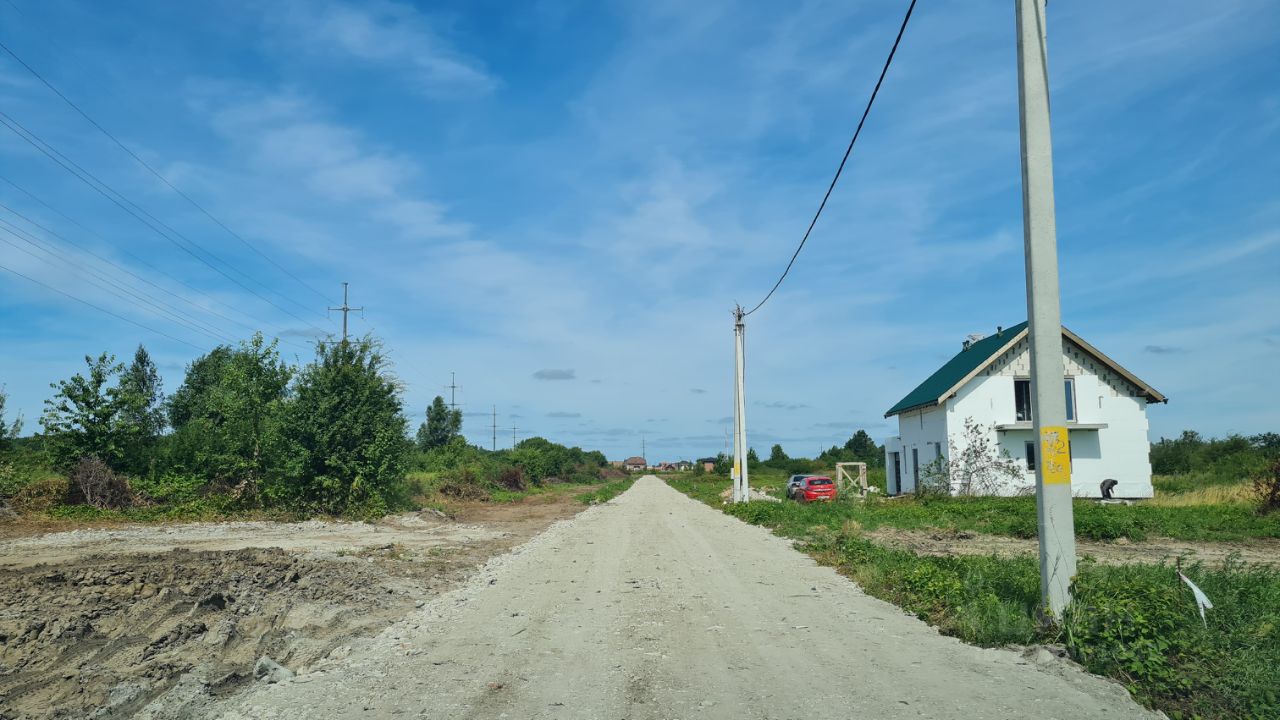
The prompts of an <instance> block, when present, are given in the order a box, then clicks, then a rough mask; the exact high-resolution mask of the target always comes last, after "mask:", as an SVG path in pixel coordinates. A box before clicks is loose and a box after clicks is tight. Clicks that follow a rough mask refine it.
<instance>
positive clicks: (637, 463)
mask: <svg viewBox="0 0 1280 720" xmlns="http://www.w3.org/2000/svg"><path fill="white" fill-rule="evenodd" d="M622 467H624V468H626V469H627V470H628V471H631V472H637V471H639V470H644V469H645V468H647V467H649V465H648V463H646V462H645V461H644V458H642V457H640V456H639V455H636V456H633V457H629V458H627V459H626V460H623V461H622Z"/></svg>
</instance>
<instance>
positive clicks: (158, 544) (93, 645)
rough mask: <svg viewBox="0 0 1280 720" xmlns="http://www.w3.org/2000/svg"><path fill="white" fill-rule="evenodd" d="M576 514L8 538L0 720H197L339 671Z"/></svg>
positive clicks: (480, 509)
mask: <svg viewBox="0 0 1280 720" xmlns="http://www.w3.org/2000/svg"><path fill="white" fill-rule="evenodd" d="M580 509H581V506H580V505H578V504H577V503H575V502H574V501H573V500H572V499H571V498H569V497H562V498H556V499H553V500H550V501H549V500H547V499H546V498H538V499H536V500H533V501H531V502H527V503H514V504H507V505H502V506H483V505H480V504H475V505H472V506H465V507H462V508H460V512H459V517H460V518H461V520H450V519H448V518H445V517H442V516H440V515H438V514H433V513H431V512H426V513H422V514H409V515H400V516H396V517H393V518H388V519H386V520H384V521H383V522H380V523H373V524H370V523H343V522H318V521H309V522H305V523H271V522H228V523H196V524H186V525H164V526H132V527H112V528H97V529H80V530H72V531H68V532H59V533H52V534H45V535H39V536H34V537H18V538H12V537H10V539H8V540H5V541H2V542H0V720H17V719H18V718H22V719H26V718H42V719H43V718H125V717H132V716H134V715H135V713H137V712H138V711H139V710H141V709H142V708H144V707H145V706H147V705H148V703H150V702H151V701H152V700H154V699H156V698H158V697H160V696H161V695H165V696H166V697H169V698H177V699H178V704H179V705H184V704H185V705H192V706H195V705H200V704H203V703H207V702H216V701H217V700H218V699H220V698H225V697H227V696H229V695H231V694H234V693H235V692H237V691H239V690H242V689H244V688H247V687H248V686H250V685H252V684H253V683H255V682H274V681H276V680H280V679H283V678H286V677H287V676H288V675H289V674H290V673H291V672H293V671H296V670H299V669H303V668H306V667H308V666H311V665H313V664H315V663H317V662H320V661H322V660H323V661H327V660H333V659H337V658H341V657H343V656H344V654H345V653H346V652H349V645H348V643H350V642H351V641H353V640H355V639H357V638H361V637H368V636H371V635H374V634H376V633H378V632H379V631H381V630H382V629H384V628H385V627H387V626H388V625H390V624H392V623H394V622H395V621H397V620H398V619H400V618H402V617H404V616H405V615H406V614H408V613H410V612H411V611H413V610H414V609H415V608H416V607H421V606H422V605H423V604H424V603H425V602H427V601H429V600H430V599H431V598H432V597H434V596H436V595H438V594H439V593H441V592H443V591H444V590H446V589H449V588H452V587H454V586H456V585H457V584H458V583H459V582H460V581H461V580H462V579H464V578H465V577H467V576H468V575H469V574H470V573H471V572H472V571H473V570H474V569H475V568H476V567H477V566H479V565H481V564H483V563H484V562H485V561H486V560H487V559H489V558H490V557H492V556H493V555H495V554H498V553H501V552H504V551H506V550H508V549H509V548H511V547H512V546H514V545H516V544H518V543H520V542H523V541H524V540H526V539H528V538H529V537H531V536H533V535H534V534H536V533H538V532H540V531H541V530H543V529H544V528H545V527H546V526H548V525H550V524H551V523H552V522H554V521H555V520H558V519H561V518H565V517H568V516H571V515H573V514H574V513H576V512H577V511H578V510H580ZM262 658H268V659H269V660H262ZM277 664H278V665H279V666H280V668H276V665H277ZM255 666H257V675H258V676H259V677H258V678H255Z"/></svg>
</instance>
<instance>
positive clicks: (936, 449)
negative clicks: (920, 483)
mask: <svg viewBox="0 0 1280 720" xmlns="http://www.w3.org/2000/svg"><path fill="white" fill-rule="evenodd" d="M933 458H934V459H935V460H941V459H942V443H940V442H935V443H934V444H933Z"/></svg>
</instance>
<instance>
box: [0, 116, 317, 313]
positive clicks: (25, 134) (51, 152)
mask: <svg viewBox="0 0 1280 720" xmlns="http://www.w3.org/2000/svg"><path fill="white" fill-rule="evenodd" d="M0 124H3V125H4V126H5V127H7V128H9V130H10V131H12V132H13V133H14V134H16V135H17V136H18V137H20V138H22V139H23V140H24V141H26V142H27V144H29V145H31V146H32V147H34V148H36V149H37V150H39V151H40V152H41V153H43V154H44V155H45V156H46V157H48V158H49V159H50V160H53V161H54V162H55V163H57V164H58V165H59V166H60V167H62V169H64V170H66V171H67V172H69V173H71V174H72V175H74V176H75V177H76V178H77V179H79V180H80V181H81V182H83V183H84V184H86V185H88V186H89V187H90V188H92V189H93V190H94V191H96V192H97V193H98V194H100V195H102V196H103V197H105V198H107V199H108V200H110V201H111V202H112V203H113V204H115V205H116V206H117V207H119V208H120V209H121V210H124V211H125V212H126V213H128V214H129V215H131V216H133V218H134V219H136V220H137V221H138V222H141V223H142V224H143V225H146V226H147V228H148V229H150V230H151V231H152V232H154V233H156V234H157V235H159V236H160V237H162V238H164V239H165V240H167V241H169V242H170V243H172V244H173V245H175V246H177V247H178V248H179V249H180V250H182V251H183V252H185V253H187V254H188V255H190V256H191V257H193V258H195V259H196V260H198V261H200V262H201V263H203V264H204V265H206V266H207V267H209V268H210V269H211V270H213V271H215V272H217V273H218V274H219V275H222V276H223V277H225V278H227V279H228V280H230V281H231V282H233V283H235V284H236V285H239V286H240V287H241V288H242V289H244V290H245V291H246V292H248V293H250V294H252V295H254V296H255V297H257V298H258V299H259V300H262V301H263V302H265V303H267V304H268V305H271V306H272V307H274V308H276V309H277V310H279V311H280V312H282V313H284V314H286V315H288V316H290V317H292V318H294V319H295V320H297V321H299V322H302V323H305V324H307V326H308V327H310V328H311V329H313V330H316V331H317V332H323V331H322V330H320V328H318V327H316V326H315V325H312V324H311V323H310V322H309V321H307V320H304V319H303V318H301V317H299V316H298V315H297V314H296V313H294V312H292V311H290V310H288V309H286V308H284V307H281V306H280V305H279V304H277V303H276V302H274V301H272V300H271V299H270V298H268V297H266V296H264V295H262V294H261V293H259V292H258V291H256V290H254V289H253V288H251V287H249V286H248V285H245V284H244V283H243V282H241V281H240V280H238V279H236V278H234V277H232V276H231V275H229V274H228V273H227V272H226V271H224V270H222V269H221V268H219V267H217V266H215V265H214V264H213V263H211V262H209V261H208V260H206V259H205V258H204V257H201V256H200V255H199V254H197V253H196V252H195V251H194V250H192V249H191V248H190V247H187V245H190V246H192V247H194V248H196V249H198V250H200V251H202V252H204V253H205V254H207V255H209V256H210V257H212V258H214V259H215V260H218V262H220V263H222V264H223V265H226V266H227V267H228V268H230V269H233V270H235V268H234V267H232V266H231V265H230V264H228V263H227V262H226V261H225V260H222V259H221V258H219V257H217V256H216V255H214V254H213V253H211V252H209V251H208V250H206V249H204V248H203V247H201V246H200V245H199V244H197V243H195V242H193V241H191V240H190V239H188V238H187V237H186V236H185V235H183V234H182V233H180V232H178V231H177V230H174V229H173V228H171V227H169V226H168V225H166V224H165V223H163V222H162V221H160V220H159V219H157V218H156V217H155V216H154V215H152V214H151V213H149V212H147V211H146V210H144V209H143V208H141V207H140V206H138V205H137V204H136V203H134V202H133V201H131V200H129V199H128V198H127V197H125V196H124V195H123V194H121V193H120V192H119V191H117V190H115V189H114V188H112V187H111V186H110V185H108V184H106V183H104V182H103V181H102V180H99V179H98V178H97V177H96V176H95V175H94V174H93V173H91V172H89V171H88V170H85V169H84V168H82V167H80V165H78V164H77V163H76V162H75V161H73V160H71V159H70V158H67V157H66V156H65V155H63V154H62V153H61V152H59V151H58V150H57V148H54V147H53V146H52V145H50V144H49V143H47V142H45V140H44V139H42V138H41V137H40V136H39V135H36V134H35V133H34V132H31V131H30V130H28V129H27V128H26V127H24V126H23V125H22V124H21V123H19V122H18V121H16V120H14V119H13V118H12V117H10V116H9V115H7V114H6V113H5V112H3V111H0ZM73 168H74V169H73ZM91 180H92V182H91ZM95 183H96V184H95ZM99 186H101V187H99ZM104 188H105V190H104ZM108 191H110V192H108ZM117 197H118V198H119V199H117ZM129 206H132V208H131V207H129ZM134 208H136V212H135V210H134ZM138 213H142V215H139V214H138ZM143 215H145V216H146V217H147V218H150V221H148V220H147V219H144V218H143V217H142V216H143ZM153 222H154V223H155V224H152V223H153ZM157 225H159V226H160V227H157ZM161 228H164V230H161ZM165 230H168V231H169V232H168V233H166V232H165ZM170 233H171V234H170ZM176 238H181V240H182V241H183V242H185V243H186V244H185V245H184V244H183V242H179V241H178V239H176ZM236 272H239V273H240V274H241V275H244V277H245V278H246V279H250V280H251V278H249V276H248V275H247V274H245V273H244V272H242V271H240V270H236ZM259 284H261V283H259ZM291 302H292V301H291Z"/></svg>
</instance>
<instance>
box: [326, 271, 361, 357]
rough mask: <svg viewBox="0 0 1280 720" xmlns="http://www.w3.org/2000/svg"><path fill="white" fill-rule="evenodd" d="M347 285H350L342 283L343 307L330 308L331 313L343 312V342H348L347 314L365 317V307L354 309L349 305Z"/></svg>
mask: <svg viewBox="0 0 1280 720" xmlns="http://www.w3.org/2000/svg"><path fill="white" fill-rule="evenodd" d="M347 285H348V283H345V282H344V283H342V307H331V308H329V311H330V312H338V311H341V312H342V342H346V341H347V313H350V312H358V313H360V317H364V308H363V307H354V308H353V307H351V306H350V305H349V304H348V303H347Z"/></svg>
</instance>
